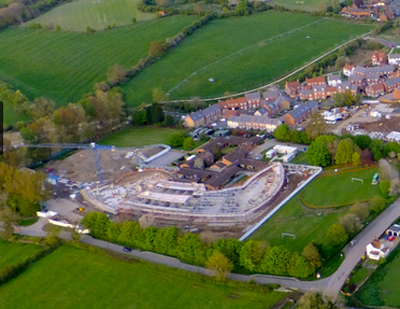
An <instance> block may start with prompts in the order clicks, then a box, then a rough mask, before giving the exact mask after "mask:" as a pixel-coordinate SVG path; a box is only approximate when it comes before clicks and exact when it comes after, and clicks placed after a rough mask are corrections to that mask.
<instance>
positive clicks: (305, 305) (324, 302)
mask: <svg viewBox="0 0 400 309" xmlns="http://www.w3.org/2000/svg"><path fill="white" fill-rule="evenodd" d="M296 308H297V309H338V307H337V306H336V305H335V304H334V303H333V301H332V300H331V299H330V298H327V297H326V296H324V295H322V294H321V293H320V292H316V293H315V292H313V291H308V292H306V293H304V294H303V295H302V296H301V297H300V299H299V301H298V302H297V307H296Z"/></svg>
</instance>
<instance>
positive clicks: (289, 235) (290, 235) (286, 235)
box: [282, 233, 296, 239]
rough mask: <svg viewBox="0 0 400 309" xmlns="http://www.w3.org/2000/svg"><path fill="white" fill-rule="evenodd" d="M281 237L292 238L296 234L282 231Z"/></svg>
mask: <svg viewBox="0 0 400 309" xmlns="http://www.w3.org/2000/svg"><path fill="white" fill-rule="evenodd" d="M283 237H292V238H293V239H296V235H295V234H290V233H282V238H283Z"/></svg>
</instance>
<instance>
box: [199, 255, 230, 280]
mask: <svg viewBox="0 0 400 309" xmlns="http://www.w3.org/2000/svg"><path fill="white" fill-rule="evenodd" d="M205 266H206V267H207V268H208V269H211V270H212V271H213V272H214V273H215V275H216V277H217V279H218V280H219V281H225V278H226V276H227V275H228V274H229V273H230V272H231V271H232V269H233V263H232V262H231V261H230V260H229V259H228V258H227V257H226V256H225V255H223V254H222V253H221V252H218V251H217V252H215V253H214V254H213V255H211V256H210V257H209V258H208V259H207V261H206V262H205Z"/></svg>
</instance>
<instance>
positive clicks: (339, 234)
mask: <svg viewBox="0 0 400 309" xmlns="http://www.w3.org/2000/svg"><path fill="white" fill-rule="evenodd" d="M326 236H327V238H328V241H329V243H330V244H332V245H333V246H342V245H344V244H345V243H346V242H347V240H348V239H349V236H348V235H347V233H346V230H345V229H344V227H343V226H341V225H340V224H336V223H335V224H332V225H331V226H330V227H329V228H328V230H327V232H326Z"/></svg>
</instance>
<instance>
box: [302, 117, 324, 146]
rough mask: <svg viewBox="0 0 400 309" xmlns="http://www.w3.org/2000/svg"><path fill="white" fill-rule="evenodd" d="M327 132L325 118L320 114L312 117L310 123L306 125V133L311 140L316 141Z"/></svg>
mask: <svg viewBox="0 0 400 309" xmlns="http://www.w3.org/2000/svg"><path fill="white" fill-rule="evenodd" d="M325 131H326V123H325V121H324V118H323V117H322V115H321V114H319V113H314V114H312V115H311V117H310V120H309V122H308V123H307V125H306V133H307V134H308V136H310V138H311V139H313V140H315V139H316V138H317V137H318V136H320V135H323V134H324V133H325Z"/></svg>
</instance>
